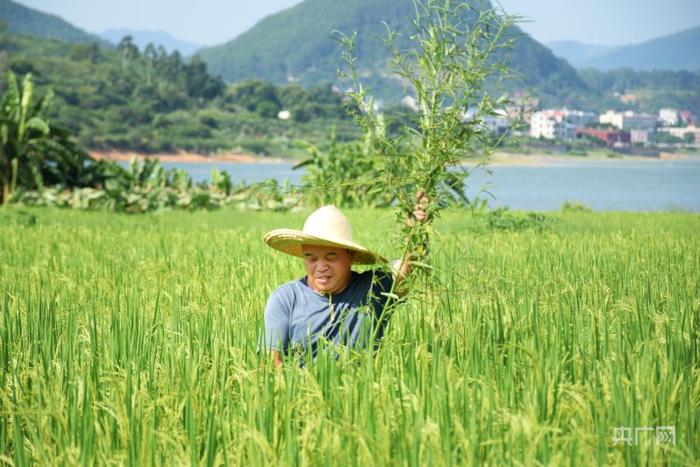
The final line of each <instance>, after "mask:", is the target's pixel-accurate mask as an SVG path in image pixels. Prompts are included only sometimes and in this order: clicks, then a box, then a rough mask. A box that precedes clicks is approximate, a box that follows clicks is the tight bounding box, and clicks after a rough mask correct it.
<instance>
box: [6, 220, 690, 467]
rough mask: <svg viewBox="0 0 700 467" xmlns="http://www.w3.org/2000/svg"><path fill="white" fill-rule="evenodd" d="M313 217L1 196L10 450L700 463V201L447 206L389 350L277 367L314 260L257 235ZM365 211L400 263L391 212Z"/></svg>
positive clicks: (31, 457) (251, 461)
mask: <svg viewBox="0 0 700 467" xmlns="http://www.w3.org/2000/svg"><path fill="white" fill-rule="evenodd" d="M304 217H305V213H296V214H277V213H241V212H235V211H217V212H197V213H183V212H166V213H162V214H155V215H141V216H128V215H117V214H110V213H102V212H87V213H86V212H79V211H72V210H70V211H69V210H50V209H36V210H24V211H21V212H20V211H19V210H16V209H7V210H0V367H1V369H0V462H3V463H14V464H15V465H26V464H34V463H35V464H38V465H56V464H63V465H76V464H79V463H85V464H96V465H114V464H125V463H126V464H131V465H144V464H146V465H148V464H158V465H161V464H162V465H179V464H200V463H201V464H207V465H227V464H233V465H239V464H247V465H278V464H279V465H295V464H304V465H349V464H350V465H363V466H364V465H449V464H489V465H537V464H544V465H583V466H588V465H596V464H598V465H600V464H613V465H619V464H627V465H659V464H664V463H668V464H671V465H688V466H690V465H697V464H698V462H700V369H699V367H698V364H699V362H700V347H699V345H698V342H700V237H699V236H698V232H700V216H698V215H693V214H682V213H673V214H670V213H669V214H664V213H657V214H627V213H565V214H552V215H550V218H551V220H550V221H549V222H548V223H547V224H546V228H545V229H544V230H542V231H539V230H535V229H526V230H492V229H491V228H488V227H487V225H486V223H484V222H483V221H482V220H480V219H474V218H472V217H471V216H470V215H468V214H466V213H463V212H462V213H460V212H451V213H448V214H447V215H445V216H444V218H443V219H440V220H439V221H438V222H437V224H436V232H437V234H436V237H435V245H434V249H433V256H434V264H435V267H436V269H435V275H434V279H435V284H434V285H432V286H431V287H429V288H425V287H420V286H416V287H414V290H413V298H412V299H411V300H410V301H409V302H408V303H406V304H404V305H402V306H401V307H399V308H398V309H397V310H396V312H395V315H394V316H393V319H392V321H391V323H390V326H389V331H388V335H387V338H386V339H385V341H384V343H383V347H382V349H381V350H380V351H379V353H378V354H377V355H376V357H374V358H372V357H371V355H369V354H367V353H359V354H354V355H350V356H348V357H342V358H341V359H340V360H337V361H336V360H334V359H332V358H330V357H329V356H322V357H321V358H319V359H318V360H317V361H316V362H315V363H314V364H312V365H310V366H309V367H308V368H306V369H299V368H298V367H297V366H296V365H295V364H294V362H287V363H286V366H285V369H284V371H282V372H275V371H274V370H273V369H272V368H270V365H265V364H264V362H263V361H262V360H261V356H260V355H258V354H257V352H256V348H257V334H258V329H259V326H260V324H261V319H262V310H263V307H264V304H265V300H266V298H267V295H268V294H269V293H270V291H271V290H273V288H275V287H276V286H277V285H279V284H281V283H283V282H286V281H288V280H291V279H293V278H297V277H300V276H301V275H302V274H303V268H302V265H301V263H300V262H299V261H298V260H295V259H293V258H290V257H287V256H284V255H282V254H280V253H277V252H274V251H273V250H271V249H269V248H267V247H266V246H265V245H264V244H263V242H262V235H263V234H264V232H266V231H267V230H269V229H272V228H275V227H282V226H285V227H301V225H302V223H303V219H304ZM350 217H351V218H352V219H353V221H354V223H355V224H354V225H355V236H356V238H357V240H358V241H360V242H364V243H366V244H368V245H370V246H372V247H375V248H377V249H378V250H380V251H381V252H382V253H384V254H385V255H387V256H390V257H398V256H399V254H400V250H399V247H398V242H396V241H395V237H393V232H392V231H391V227H392V225H393V223H394V216H393V213H391V212H388V211H351V212H350ZM504 228H507V226H506V227H504ZM624 427H626V428H630V430H631V432H630V433H631V435H630V436H631V437H630V438H629V442H630V444H632V445H626V443H625V442H624V441H620V439H618V440H617V441H616V440H614V436H615V435H617V437H618V438H620V435H621V434H622V435H624V434H625V433H626V432H625V431H621V430H616V428H624ZM649 427H650V430H647V428H649ZM657 427H673V430H674V433H675V445H674V444H673V443H671V441H670V438H663V439H661V440H660V441H657V440H656V436H657V435H658V434H659V433H661V436H666V435H667V434H668V433H669V431H670V429H669V428H662V429H657ZM636 428H642V430H641V431H640V430H635V429H636ZM635 432H636V435H637V437H636V438H635ZM623 438H627V436H626V435H625V436H623ZM664 439H665V440H666V441H664ZM615 444H616V445H615Z"/></svg>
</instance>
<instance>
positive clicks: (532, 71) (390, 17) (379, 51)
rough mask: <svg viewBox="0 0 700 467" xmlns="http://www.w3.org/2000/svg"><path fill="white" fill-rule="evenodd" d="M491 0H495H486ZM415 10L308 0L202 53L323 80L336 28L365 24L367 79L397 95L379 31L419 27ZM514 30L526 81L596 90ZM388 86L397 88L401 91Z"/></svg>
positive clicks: (234, 66) (270, 74)
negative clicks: (412, 20) (414, 24)
mask: <svg viewBox="0 0 700 467" xmlns="http://www.w3.org/2000/svg"><path fill="white" fill-rule="evenodd" d="M473 4H474V3H473ZM489 6H490V4H489V2H488V1H481V2H479V5H478V7H479V8H487V7H489ZM414 15H415V10H414V7H413V4H412V2H407V1H405V0H355V1H353V2H345V1H343V0H305V1H303V2H301V3H300V4H298V5H296V6H295V7H293V8H290V9H287V10H284V11H282V12H279V13H277V14H274V15H271V16H268V17H267V18H265V19H263V20H262V21H260V22H259V23H258V24H257V25H255V26H254V27H253V28H252V29H250V30H248V31H247V32H245V33H244V34H242V35H240V36H239V37H237V38H235V39H234V40H232V41H230V42H227V43H225V44H223V45H220V46H215V47H210V48H206V49H203V50H201V51H200V52H199V55H200V56H201V57H202V59H203V60H204V61H205V62H206V63H207V65H208V67H209V70H210V71H211V72H212V73H214V74H219V75H221V76H222V77H223V78H224V79H225V80H227V81H230V82H235V81H240V80H243V79H248V78H253V77H264V78H265V79H269V80H271V81H273V82H277V83H281V82H287V81H288V80H295V81H298V82H300V83H302V84H310V83H317V82H320V81H327V80H334V79H336V70H337V69H338V66H339V64H340V63H339V62H340V58H339V57H340V50H339V46H338V43H337V41H335V40H334V39H333V37H332V36H333V31H342V32H344V33H348V34H349V33H352V32H354V31H357V33H358V34H357V35H358V42H357V51H356V52H357V56H358V57H359V59H360V61H359V67H360V68H364V69H365V70H364V71H365V73H364V75H365V76H366V81H367V82H368V83H369V84H370V85H373V86H375V88H380V89H381V90H382V91H383V93H384V95H385V96H387V94H389V96H390V97H396V94H400V92H401V86H402V85H401V83H399V82H398V81H395V80H391V79H390V78H388V77H389V76H390V75H391V73H390V70H389V69H388V67H387V60H388V57H389V54H388V52H387V51H386V50H385V49H384V47H383V46H382V44H381V42H380V41H379V40H378V39H376V38H375V36H376V35H380V36H384V35H385V33H386V29H385V26H384V25H383V24H382V22H383V21H386V22H387V23H388V24H389V25H390V26H391V27H392V28H393V29H395V30H396V31H397V32H398V33H402V34H403V35H404V37H405V36H407V35H408V34H409V33H410V32H412V29H411V22H410V20H411V18H413V17H414ZM510 34H512V35H516V36H518V38H519V39H518V41H517V45H516V47H515V50H514V51H513V53H512V61H511V63H510V66H511V67H512V69H513V70H514V71H515V72H517V73H519V74H521V75H522V77H523V83H522V84H523V85H525V86H528V87H530V88H535V89H536V90H539V91H542V92H543V91H545V90H546V91H547V94H548V96H552V95H561V96H572V97H576V96H580V95H583V94H590V92H591V91H590V89H588V87H587V86H586V84H585V83H584V82H583V81H582V80H581V78H580V77H579V76H578V75H577V73H576V70H574V68H573V67H571V66H570V65H569V64H568V63H567V62H566V61H565V60H563V59H560V58H558V57H556V56H555V55H554V54H552V52H551V51H550V50H549V49H547V48H546V47H544V46H542V45H541V44H539V43H538V42H536V41H535V40H533V39H532V38H531V37H530V36H528V35H527V34H525V33H523V32H522V31H521V30H520V29H519V28H517V27H514V28H512V29H511V31H510ZM387 87H390V88H392V89H393V94H392V92H391V89H389V90H388V89H387Z"/></svg>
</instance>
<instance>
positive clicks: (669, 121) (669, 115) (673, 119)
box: [659, 109, 678, 126]
mask: <svg viewBox="0 0 700 467" xmlns="http://www.w3.org/2000/svg"><path fill="white" fill-rule="evenodd" d="M659 121H660V122H661V124H662V125H663V126H676V125H678V111H677V110H676V109H661V110H659Z"/></svg>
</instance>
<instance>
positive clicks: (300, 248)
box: [261, 203, 426, 367]
mask: <svg viewBox="0 0 700 467" xmlns="http://www.w3.org/2000/svg"><path fill="white" fill-rule="evenodd" d="M420 204H421V203H419V207H417V208H416V210H415V211H414V213H413V218H412V219H409V221H408V222H409V223H412V222H414V220H417V221H419V222H423V221H424V220H425V218H426V214H425V212H424V211H423V208H422V207H421V206H420ZM265 243H267V244H268V245H269V246H271V247H272V248H274V249H276V250H279V251H282V252H284V253H287V254H290V255H293V256H298V257H301V258H303V259H304V266H305V267H306V276H305V277H303V278H301V279H298V280H295V281H292V282H288V283H286V284H284V285H282V286H281V287H279V288H278V289H277V290H275V291H274V292H273V293H272V294H271V295H270V297H269V298H268V301H267V306H266V308H265V329H264V335H263V336H262V339H261V348H264V349H265V350H267V351H269V352H271V354H272V357H273V359H274V362H275V365H276V366H278V367H279V366H281V364H282V354H287V353H289V352H290V351H295V352H296V351H301V352H304V353H306V352H310V353H311V354H312V355H315V354H316V352H317V351H318V350H319V347H320V346H322V345H331V346H347V347H350V348H366V347H367V346H368V345H369V344H370V343H372V344H374V345H376V344H377V343H378V342H379V340H381V338H382V335H383V331H384V327H385V325H386V322H387V316H385V313H384V311H385V308H386V307H387V305H388V303H389V301H390V298H391V297H392V296H396V295H397V292H398V291H400V287H399V286H400V283H401V281H402V280H403V279H404V278H405V277H406V275H407V274H408V270H409V264H410V262H409V257H410V255H406V257H404V259H403V261H401V263H400V265H397V267H396V268H394V269H392V272H384V271H381V270H369V271H365V272H362V273H358V272H355V271H353V270H352V269H351V268H352V265H353V264H375V263H386V260H385V259H384V258H383V257H381V256H380V255H378V254H377V253H374V252H372V251H370V250H369V249H367V248H365V247H364V246H362V245H360V244H358V243H356V242H354V241H353V239H352V231H351V227H350V221H349V220H348V218H347V217H345V216H344V215H343V213H341V212H340V211H339V210H338V209H337V208H336V207H335V206H324V207H322V208H320V209H318V210H317V211H315V212H313V213H312V214H311V215H310V216H309V217H308V218H307V219H306V222H305V223H304V228H303V230H291V229H277V230H273V231H272V232H269V233H268V234H267V235H265ZM397 263H398V261H397Z"/></svg>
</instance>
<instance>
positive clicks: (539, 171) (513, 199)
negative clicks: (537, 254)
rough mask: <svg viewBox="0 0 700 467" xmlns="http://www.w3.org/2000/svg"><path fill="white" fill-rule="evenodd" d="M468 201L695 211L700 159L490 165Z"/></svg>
mask: <svg viewBox="0 0 700 467" xmlns="http://www.w3.org/2000/svg"><path fill="white" fill-rule="evenodd" d="M163 166H164V167H165V168H173V167H176V168H178V169H182V170H186V171H187V172H188V173H189V174H190V176H191V177H192V179H193V180H194V181H196V182H199V181H203V180H208V179H209V178H210V176H211V169H212V168H213V167H217V168H219V169H221V170H226V171H228V172H229V173H230V174H231V176H232V178H233V180H234V181H236V182H239V181H245V182H256V181H260V180H264V179H267V178H274V179H277V180H279V181H280V182H282V181H284V180H285V179H289V181H290V182H292V183H298V182H299V181H300V177H301V175H302V174H303V171H302V170H292V166H293V164H290V163H261V162H258V163H222V162H217V163H211V164H209V163H179V162H163ZM467 193H468V195H469V197H470V198H474V197H477V196H478V197H479V198H484V199H487V200H488V203H489V206H492V207H498V206H508V207H510V208H511V209H522V210H541V211H548V210H557V209H559V208H560V206H561V204H562V203H563V202H564V201H578V202H581V203H584V204H585V205H587V206H589V207H591V208H592V209H593V210H596V211H669V210H670V211H695V212H700V158H698V159H687V160H669V161H659V160H650V161H608V160H600V161H566V162H560V163H559V162H557V163H554V162H547V163H544V164H542V165H538V166H530V165H494V166H490V167H489V168H488V171H487V170H485V169H483V168H478V169H475V170H474V171H473V172H472V173H471V174H470V176H469V177H468V179H467Z"/></svg>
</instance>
